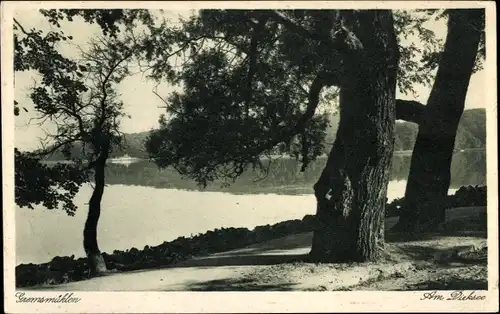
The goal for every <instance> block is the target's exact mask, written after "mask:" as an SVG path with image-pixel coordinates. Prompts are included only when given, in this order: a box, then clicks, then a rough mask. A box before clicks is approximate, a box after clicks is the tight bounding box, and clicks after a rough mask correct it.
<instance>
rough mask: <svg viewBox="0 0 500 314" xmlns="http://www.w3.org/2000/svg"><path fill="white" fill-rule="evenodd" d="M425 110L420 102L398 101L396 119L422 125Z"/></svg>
mask: <svg viewBox="0 0 500 314" xmlns="http://www.w3.org/2000/svg"><path fill="white" fill-rule="evenodd" d="M425 108H426V106H425V105H423V104H421V103H419V102H418V101H414V100H403V99H396V119H397V120H405V121H408V122H413V123H416V124H420V122H421V121H422V117H423V115H424V112H425Z"/></svg>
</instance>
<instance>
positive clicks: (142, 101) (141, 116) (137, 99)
mask: <svg viewBox="0 0 500 314" xmlns="http://www.w3.org/2000/svg"><path fill="white" fill-rule="evenodd" d="M190 13H191V12H190V11H170V12H168V11H166V12H165V13H164V16H165V17H166V18H167V19H169V20H170V21H171V22H172V23H175V22H176V21H177V18H178V16H183V17H186V16H188V15H189V14H190ZM15 18H16V19H17V20H18V21H19V22H20V23H21V24H22V25H23V27H24V28H26V29H30V28H37V29H41V30H44V31H48V30H50V28H51V26H50V25H49V24H48V23H47V21H46V20H45V18H44V17H43V16H42V15H41V14H40V13H39V12H38V11H36V10H24V11H22V10H19V11H16V12H15ZM428 27H429V28H430V29H432V30H433V31H434V32H435V34H436V36H437V37H438V38H441V39H442V40H443V42H444V40H445V37H446V30H447V27H446V22H445V21H442V20H441V21H437V22H434V21H432V22H430V23H429V25H428ZM62 29H63V30H64V32H65V34H67V35H71V36H73V38H74V39H73V42H74V44H76V45H82V46H85V44H86V43H87V41H88V39H89V38H91V37H93V36H97V35H100V28H99V27H98V26H97V25H90V24H87V23H85V22H83V21H82V20H80V19H75V21H73V22H71V23H70V22H65V23H63V24H62ZM417 43H418V41H417ZM61 49H62V51H63V53H64V54H66V55H67V56H72V55H74V54H75V52H76V49H75V48H73V47H62V48H61ZM37 79H39V76H37V74H36V73H35V72H33V71H29V72H21V73H15V91H14V94H15V99H16V100H17V101H18V102H20V103H21V104H22V105H23V106H25V107H26V108H28V110H29V109H30V108H32V106H33V104H32V102H31V100H30V99H29V98H28V97H27V95H28V91H29V89H30V88H31V87H32V86H33V85H34V82H35V80H37ZM156 85H157V84H156V83H154V82H151V81H148V80H147V79H146V78H144V77H143V76H142V75H141V74H136V75H133V76H131V77H128V78H126V79H125V80H124V81H123V82H122V83H121V84H120V85H119V87H118V93H119V94H121V96H120V98H121V100H122V101H123V103H124V111H125V113H126V114H128V115H130V116H131V117H132V118H131V119H127V118H124V119H123V120H122V122H121V127H122V131H123V132H125V133H135V132H143V131H149V130H151V129H153V128H156V127H157V126H158V118H159V116H160V114H162V113H164V111H165V109H163V108H161V107H162V106H163V103H162V101H161V100H160V99H158V97H157V96H156V95H155V94H154V93H153V90H155V88H156V90H157V91H158V93H159V94H160V95H161V96H162V97H164V98H165V97H166V96H168V94H169V93H170V92H172V91H174V90H175V88H174V87H172V86H169V85H168V84H161V85H160V86H157V87H156ZM484 86H485V71H484V70H482V71H480V72H477V73H475V74H473V76H472V78H471V81H470V84H469V89H468V92H467V98H466V104H465V107H466V109H472V108H484V107H485V99H484V94H485V92H484ZM414 88H415V90H416V91H417V93H418V95H417V97H414V95H412V94H408V95H404V94H402V93H401V92H400V91H398V92H397V95H396V96H397V97H398V98H402V99H409V100H417V101H419V102H421V103H423V104H425V103H426V102H427V98H428V97H429V93H430V89H431V87H427V86H424V85H417V86H415V87H414ZM21 112H22V114H21V115H20V116H18V117H16V118H15V145H16V147H18V148H20V149H21V150H31V149H36V148H38V147H40V138H43V137H44V135H45V133H44V130H49V131H50V130H51V126H50V125H46V126H44V127H42V128H41V127H40V126H38V125H35V124H34V123H33V122H30V119H31V118H33V117H34V114H33V110H29V112H28V113H25V112H23V111H21Z"/></svg>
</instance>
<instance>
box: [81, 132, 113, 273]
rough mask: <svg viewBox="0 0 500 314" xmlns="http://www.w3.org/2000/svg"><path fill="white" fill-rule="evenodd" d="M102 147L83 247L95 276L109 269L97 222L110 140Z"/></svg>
mask: <svg viewBox="0 0 500 314" xmlns="http://www.w3.org/2000/svg"><path fill="white" fill-rule="evenodd" d="M101 149H102V151H101V154H100V155H99V157H98V158H97V160H96V161H95V163H94V164H93V169H94V180H95V187H94V191H93V192H92V196H91V197H90V201H89V212H88V215H87V220H86V221H85V228H84V230H83V248H84V249H85V253H86V254H87V259H88V264H89V268H90V272H91V274H92V275H94V276H95V275H100V274H102V273H105V272H106V271H107V268H106V263H105V261H104V258H103V257H102V254H101V251H100V250H99V245H98V243H97V224H98V222H99V217H100V215H101V200H102V195H103V194H104V186H105V175H104V171H105V167H106V160H107V159H108V155H109V142H107V141H106V142H105V143H104V145H103V146H102V147H101Z"/></svg>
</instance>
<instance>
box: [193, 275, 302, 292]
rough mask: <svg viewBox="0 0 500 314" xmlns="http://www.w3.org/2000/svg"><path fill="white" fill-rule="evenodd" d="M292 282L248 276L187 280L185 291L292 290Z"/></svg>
mask: <svg viewBox="0 0 500 314" xmlns="http://www.w3.org/2000/svg"><path fill="white" fill-rule="evenodd" d="M294 285H295V284H292V283H286V282H283V283H272V284H263V283H261V282H260V283H259V282H257V281H256V280H253V279H250V278H225V279H217V280H209V281H205V282H188V283H186V286H185V287H186V288H185V291H186V290H187V291H292V290H294V289H293V286H294Z"/></svg>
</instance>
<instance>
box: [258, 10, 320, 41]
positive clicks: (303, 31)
mask: <svg viewBox="0 0 500 314" xmlns="http://www.w3.org/2000/svg"><path fill="white" fill-rule="evenodd" d="M266 13H268V14H269V16H270V17H271V18H273V19H274V20H275V21H276V22H278V23H280V24H282V25H283V26H285V27H286V28H287V29H288V30H290V31H292V32H294V33H296V34H299V35H301V36H303V37H307V38H310V39H314V40H325V39H327V38H323V37H321V36H319V35H318V34H317V33H315V32H313V31H310V30H308V29H307V28H305V27H303V26H301V25H299V24H296V23H295V22H294V21H292V20H291V19H289V18H288V17H286V16H285V15H284V14H282V13H280V12H278V11H276V10H271V11H269V12H266Z"/></svg>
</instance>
